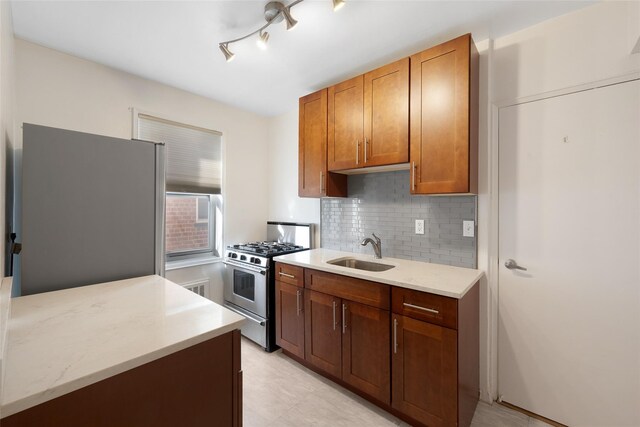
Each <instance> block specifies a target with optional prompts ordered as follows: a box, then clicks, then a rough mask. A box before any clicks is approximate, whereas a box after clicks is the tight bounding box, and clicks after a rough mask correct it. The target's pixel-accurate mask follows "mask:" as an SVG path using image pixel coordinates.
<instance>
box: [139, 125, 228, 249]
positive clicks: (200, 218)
mask: <svg viewBox="0 0 640 427" xmlns="http://www.w3.org/2000/svg"><path fill="white" fill-rule="evenodd" d="M136 117H137V121H136V123H137V138H138V139H142V140H146V141H154V142H163V143H164V144H165V147H166V150H165V152H166V157H167V159H166V165H167V167H166V186H167V197H166V215H165V222H166V225H165V227H166V228H165V246H166V254H167V260H174V259H183V258H189V257H193V256H203V255H207V254H209V255H213V256H220V254H221V253H222V212H223V210H222V206H223V205H222V183H221V181H222V156H221V151H222V150H221V145H222V143H221V134H220V133H219V132H216V131H212V130H208V129H203V128H198V127H194V126H189V125H185V124H181V123H176V122H172V121H168V120H164V119H161V118H158V117H153V116H150V115H147V114H142V113H139V112H137V113H136Z"/></svg>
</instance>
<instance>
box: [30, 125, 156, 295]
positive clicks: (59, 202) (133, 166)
mask: <svg viewBox="0 0 640 427" xmlns="http://www.w3.org/2000/svg"><path fill="white" fill-rule="evenodd" d="M164 170H165V151H164V145H163V144H157V143H153V142H146V141H138V140H125V139H118V138H111V137H106V136H100V135H92V134H88V133H82V132H75V131H70V130H64V129H56V128H51V127H46V126H38V125H33V124H27V123H25V124H24V126H23V152H22V207H21V215H20V217H21V230H22V233H21V234H22V236H18V240H20V238H21V240H22V242H21V243H22V252H21V253H20V255H19V257H20V281H19V282H20V284H19V286H20V289H21V294H22V295H29V294H35V293H40V292H47V291H54V290H59V289H65V288H72V287H77V286H84V285H90V284H95V283H101V282H107V281H112V280H120V279H126V278H131V277H137V276H145V275H150V274H160V275H163V273H164V209H165V208H164V205H165V182H164V173H165V172H164Z"/></svg>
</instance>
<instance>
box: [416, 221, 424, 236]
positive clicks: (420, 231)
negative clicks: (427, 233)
mask: <svg viewBox="0 0 640 427" xmlns="http://www.w3.org/2000/svg"><path fill="white" fill-rule="evenodd" d="M416 234H424V219H416Z"/></svg>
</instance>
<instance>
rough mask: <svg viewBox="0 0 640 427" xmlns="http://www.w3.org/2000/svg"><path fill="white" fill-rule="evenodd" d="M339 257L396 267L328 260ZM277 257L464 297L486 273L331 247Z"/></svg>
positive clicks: (410, 287) (305, 265) (287, 261)
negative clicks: (378, 267) (343, 264)
mask: <svg viewBox="0 0 640 427" xmlns="http://www.w3.org/2000/svg"><path fill="white" fill-rule="evenodd" d="M339 258H356V259H360V260H364V261H370V262H377V263H380V264H388V265H394V266H395V267H394V268H392V269H390V270H387V271H365V270H357V269H355V268H349V267H341V266H338V265H332V264H328V263H327V261H331V260H334V259H339ZM274 259H275V260H276V261H277V262H282V263H286V264H291V265H297V266H299V267H306V268H312V269H314V270H321V271H326V272H329V273H335V274H342V275H343V276H350V277H356V278H358V279H364V280H371V281H373V282H379V283H386V284H387V285H393V286H398V287H401V288H407V289H414V290H416V291H422V292H429V293H432V294H437V295H443V296H446V297H452V298H456V299H460V298H462V297H463V296H464V295H465V294H466V293H467V291H468V290H469V289H471V287H472V286H473V285H474V284H475V283H476V282H477V281H478V280H480V278H481V277H482V276H483V275H484V272H482V271H481V270H475V269H472V268H462V267H452V266H449V265H442V264H432V263H428V262H419V261H409V260H405V259H398V258H385V257H382V259H375V258H374V256H373V255H363V254H356V253H352V252H342V251H334V250H331V249H312V250H309V251H303V252H296V253H293V254H288V255H280V256H278V257H275V258H274Z"/></svg>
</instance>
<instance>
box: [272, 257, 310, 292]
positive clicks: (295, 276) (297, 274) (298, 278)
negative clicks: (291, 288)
mask: <svg viewBox="0 0 640 427" xmlns="http://www.w3.org/2000/svg"><path fill="white" fill-rule="evenodd" d="M275 275H276V280H279V281H281V282H284V283H288V284H290V285H296V286H298V287H300V288H302V287H303V286H304V269H303V268H302V267H296V266H295V265H289V264H282V263H280V262H276V272H275Z"/></svg>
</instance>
